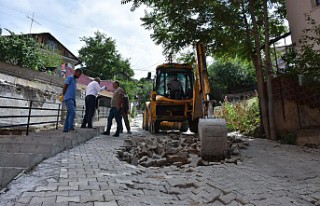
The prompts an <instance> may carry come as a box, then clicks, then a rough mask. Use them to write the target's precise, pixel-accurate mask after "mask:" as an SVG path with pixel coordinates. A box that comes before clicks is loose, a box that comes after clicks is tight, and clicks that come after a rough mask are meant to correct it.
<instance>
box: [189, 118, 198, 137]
mask: <svg viewBox="0 0 320 206" xmlns="http://www.w3.org/2000/svg"><path fill="white" fill-rule="evenodd" d="M198 124H199V119H195V120H189V128H190V131H191V132H193V133H196V134H197V133H198Z"/></svg>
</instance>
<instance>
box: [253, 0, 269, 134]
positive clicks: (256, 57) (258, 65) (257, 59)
mask: <svg viewBox="0 0 320 206" xmlns="http://www.w3.org/2000/svg"><path fill="white" fill-rule="evenodd" d="M249 11H250V15H251V20H252V24H253V34H254V40H255V52H256V53H255V54H253V55H252V61H253V64H254V67H255V69H256V76H257V84H258V95H259V103H260V108H261V114H262V123H263V127H264V131H265V133H266V136H267V139H270V130H269V116H268V110H267V104H266V96H265V93H264V78H263V71H262V58H261V50H260V47H261V45H260V36H259V29H258V24H257V20H256V16H255V9H254V0H249Z"/></svg>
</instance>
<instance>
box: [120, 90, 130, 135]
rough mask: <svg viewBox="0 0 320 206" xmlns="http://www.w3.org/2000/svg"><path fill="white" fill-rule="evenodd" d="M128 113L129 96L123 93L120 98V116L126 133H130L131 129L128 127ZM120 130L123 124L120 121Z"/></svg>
mask: <svg viewBox="0 0 320 206" xmlns="http://www.w3.org/2000/svg"><path fill="white" fill-rule="evenodd" d="M129 114H130V101H129V96H128V94H127V93H125V94H124V96H123V99H122V104H121V116H122V118H123V120H124V123H125V125H126V128H127V132H128V134H131V129H130V122H129V117H128V115H129ZM120 131H121V132H123V126H122V123H121V130H120Z"/></svg>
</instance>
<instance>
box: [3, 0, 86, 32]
mask: <svg viewBox="0 0 320 206" xmlns="http://www.w3.org/2000/svg"><path fill="white" fill-rule="evenodd" d="M0 5H2V6H3V7H5V8H7V9H10V10H12V11H15V12H18V13H21V14H29V13H31V12H32V11H30V10H28V9H25V8H22V7H18V8H20V9H16V8H14V7H12V6H8V4H7V5H5V4H3V2H0ZM37 16H38V17H40V18H41V19H42V20H44V21H47V22H51V23H54V24H57V25H62V26H64V27H67V28H68V29H73V30H77V31H81V32H84V33H86V32H87V31H85V30H81V29H79V28H77V27H75V26H73V25H68V24H64V23H61V22H57V21H54V20H52V19H49V18H47V17H45V16H43V15H41V14H38V15H37Z"/></svg>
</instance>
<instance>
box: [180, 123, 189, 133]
mask: <svg viewBox="0 0 320 206" xmlns="http://www.w3.org/2000/svg"><path fill="white" fill-rule="evenodd" d="M180 124H181V125H180V129H179V130H180V132H186V131H188V128H189V124H188V123H185V122H182V123H180Z"/></svg>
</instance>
